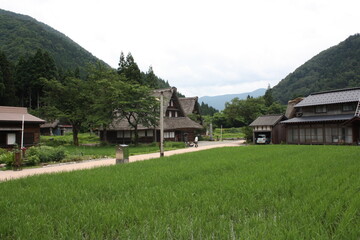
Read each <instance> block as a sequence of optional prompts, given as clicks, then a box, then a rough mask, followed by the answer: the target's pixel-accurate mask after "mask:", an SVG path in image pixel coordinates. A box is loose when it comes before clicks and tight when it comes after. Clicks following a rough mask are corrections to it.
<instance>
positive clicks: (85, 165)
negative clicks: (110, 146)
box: [0, 141, 243, 181]
mask: <svg viewBox="0 0 360 240" xmlns="http://www.w3.org/2000/svg"><path fill="white" fill-rule="evenodd" d="M242 143H243V141H224V142H208V143H207V142H200V143H199V147H198V148H194V147H191V148H184V149H177V150H172V151H166V152H165V153H164V155H165V156H166V157H167V156H172V155H175V154H182V153H187V152H195V151H200V150H207V149H211V148H219V147H236V146H240V145H241V144H242ZM159 155H160V154H159V153H149V154H142V155H135V156H130V158H129V162H136V161H143V160H149V159H153V158H158V157H159ZM108 165H115V158H106V159H96V160H90V161H83V162H77V163H64V164H54V165H49V166H44V167H41V168H31V169H24V170H21V171H12V170H9V171H0V181H7V180H10V179H16V178H23V177H28V176H31V175H37V174H44V173H55V172H69V171H74V170H81V169H89V168H95V167H101V166H108Z"/></svg>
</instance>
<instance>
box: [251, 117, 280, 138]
mask: <svg viewBox="0 0 360 240" xmlns="http://www.w3.org/2000/svg"><path fill="white" fill-rule="evenodd" d="M285 119H286V117H285V116H284V115H283V114H280V115H279V114H276V115H265V116H260V117H258V118H257V119H255V120H254V121H253V122H252V123H251V124H250V125H249V126H250V127H252V128H253V142H254V143H256V139H257V138H258V136H259V135H260V134H265V136H266V138H269V139H270V143H274V144H279V143H281V142H285V141H286V131H285V126H284V125H282V124H280V121H282V120H285Z"/></svg>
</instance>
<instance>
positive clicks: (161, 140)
mask: <svg viewBox="0 0 360 240" xmlns="http://www.w3.org/2000/svg"><path fill="white" fill-rule="evenodd" d="M163 156H164V92H163V91H161V92H160V157H163Z"/></svg>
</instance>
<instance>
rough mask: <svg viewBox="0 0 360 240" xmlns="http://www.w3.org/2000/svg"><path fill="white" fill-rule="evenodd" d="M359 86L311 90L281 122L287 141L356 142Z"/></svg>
mask: <svg viewBox="0 0 360 240" xmlns="http://www.w3.org/2000/svg"><path fill="white" fill-rule="evenodd" d="M359 107H360V87H358V88H349V89H340V90H334V91H326V92H319V93H313V94H311V95H309V96H308V97H306V98H304V99H303V100H302V101H300V102H298V103H297V104H295V105H294V109H295V111H294V117H292V118H290V119H288V120H285V121H282V122H281V123H282V124H283V125H285V126H286V132H287V134H286V142H287V143H289V144H359V143H360V118H359V110H360V109H359Z"/></svg>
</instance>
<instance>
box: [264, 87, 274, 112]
mask: <svg viewBox="0 0 360 240" xmlns="http://www.w3.org/2000/svg"><path fill="white" fill-rule="evenodd" d="M264 100H265V106H266V107H270V106H271V104H273V103H274V98H273V96H272V89H271V87H270V84H269V85H268V88H267V90H266V92H265V95H264Z"/></svg>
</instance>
